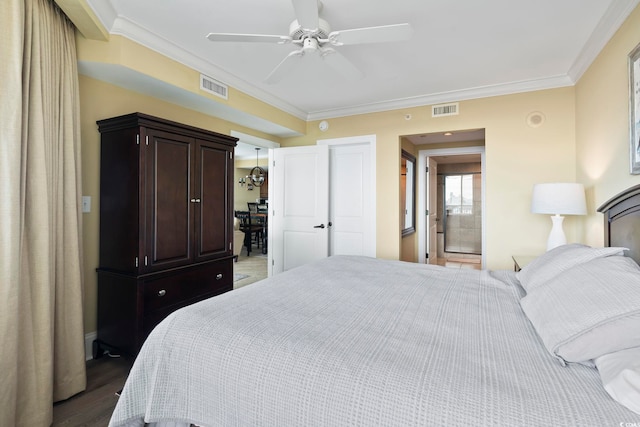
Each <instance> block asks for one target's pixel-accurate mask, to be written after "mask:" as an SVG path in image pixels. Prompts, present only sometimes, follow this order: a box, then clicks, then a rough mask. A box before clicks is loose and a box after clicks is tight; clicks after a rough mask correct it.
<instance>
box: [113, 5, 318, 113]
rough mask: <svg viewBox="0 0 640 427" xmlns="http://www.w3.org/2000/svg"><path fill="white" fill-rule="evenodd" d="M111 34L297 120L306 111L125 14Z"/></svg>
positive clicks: (116, 21) (118, 20)
mask: <svg viewBox="0 0 640 427" xmlns="http://www.w3.org/2000/svg"><path fill="white" fill-rule="evenodd" d="M111 34H115V35H120V36H123V37H126V38H128V39H129V40H131V41H134V42H135V43H138V44H140V45H142V46H144V47H147V48H149V49H151V50H153V51H155V52H158V53H159V54H161V55H163V56H166V57H168V58H170V59H173V60H174V61H177V62H179V63H181V64H184V65H186V66H187V67H189V68H192V69H194V70H196V71H198V72H200V73H202V74H205V75H207V76H208V77H211V78H213V79H216V80H218V81H221V82H223V83H225V84H227V85H229V86H232V87H234V88H235V89H237V90H239V91H241V92H244V93H246V94H247V95H249V96H252V97H254V98H256V99H259V100H261V101H263V102H266V103H267V104H269V105H272V106H274V107H276V108H278V109H279V110H282V111H284V112H286V113H288V114H291V115H292V116H294V117H297V118H299V119H301V120H306V117H307V115H306V113H305V112H303V111H302V110H300V109H299V108H296V107H294V106H293V105H291V104H289V103H286V102H284V101H283V100H281V99H280V98H277V97H274V96H273V95H271V94H268V93H266V92H264V91H262V90H259V89H258V88H256V87H255V86H253V85H251V84H249V83H247V82H246V81H244V80H242V79H239V78H237V77H236V76H235V75H233V74H231V73H228V72H226V71H224V70H222V69H220V68H218V67H217V66H216V65H214V64H213V63H211V62H209V61H207V60H205V59H203V58H201V57H199V56H196V55H193V54H192V53H189V52H187V51H186V50H185V49H183V48H181V47H180V46H178V45H176V44H175V43H173V42H171V41H170V40H168V39H166V38H164V37H161V36H159V35H157V34H155V33H153V32H151V31H149V30H147V29H146V28H144V27H142V26H141V25H139V24H137V23H136V22H134V21H132V20H130V19H128V18H124V17H122V16H118V17H117V18H116V19H115V21H114V23H113V25H112V27H111Z"/></svg>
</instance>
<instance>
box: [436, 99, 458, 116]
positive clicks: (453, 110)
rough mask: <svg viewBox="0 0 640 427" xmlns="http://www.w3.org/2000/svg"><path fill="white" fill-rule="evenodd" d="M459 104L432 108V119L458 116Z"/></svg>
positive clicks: (454, 103) (453, 103)
mask: <svg viewBox="0 0 640 427" xmlns="http://www.w3.org/2000/svg"><path fill="white" fill-rule="evenodd" d="M457 115H458V103H457V102H452V103H450V104H440V105H432V106H431V117H444V116H457Z"/></svg>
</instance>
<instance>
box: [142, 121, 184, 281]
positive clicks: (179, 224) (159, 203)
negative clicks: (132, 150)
mask: <svg viewBox="0 0 640 427" xmlns="http://www.w3.org/2000/svg"><path fill="white" fill-rule="evenodd" d="M147 136H148V141H149V145H148V146H146V147H145V178H146V183H145V191H146V194H145V203H144V209H145V211H144V218H145V230H146V236H145V244H144V254H143V259H142V265H141V271H158V270H161V269H166V268H171V267H178V266H180V265H186V264H189V263H191V262H192V258H193V253H192V251H193V242H192V240H191V239H192V236H193V220H192V215H193V209H194V208H195V205H196V201H195V198H194V196H192V193H193V189H192V188H191V180H192V174H193V170H192V168H193V166H192V158H193V150H194V147H195V140H194V139H193V138H190V137H186V136H182V135H178V134H173V133H170V132H164V131H160V130H155V129H147Z"/></svg>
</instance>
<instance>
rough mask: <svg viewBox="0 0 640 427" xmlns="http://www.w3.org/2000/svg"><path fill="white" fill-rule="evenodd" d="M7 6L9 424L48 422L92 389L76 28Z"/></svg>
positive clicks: (0, 216)
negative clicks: (57, 409) (61, 405)
mask: <svg viewBox="0 0 640 427" xmlns="http://www.w3.org/2000/svg"><path fill="white" fill-rule="evenodd" d="M0 3H1V5H0V28H2V33H3V36H2V37H1V38H0V49H1V58H2V59H1V60H0V94H1V96H0V191H1V196H2V198H1V201H0V304H1V306H0V307H1V308H0V372H2V387H0V425H3V426H27V425H28V426H48V425H51V422H52V413H53V402H54V401H57V400H62V399H66V398H68V397H70V396H72V395H74V394H76V393H78V392H80V391H82V390H84V388H85V385H86V375H85V356H84V330H83V314H82V304H83V295H82V247H81V242H82V240H81V238H82V237H81V226H82V223H81V220H82V218H81V210H80V197H81V175H80V172H81V171H80V165H81V158H80V124H79V89H78V73H77V68H76V67H77V60H76V51H75V38H74V37H75V36H74V27H73V25H72V24H71V23H70V22H69V21H68V19H67V18H66V16H65V15H64V14H63V13H62V12H61V11H60V10H59V8H58V7H57V6H56V5H55V4H54V3H53V2H52V1H50V0H2V1H1V2H0Z"/></svg>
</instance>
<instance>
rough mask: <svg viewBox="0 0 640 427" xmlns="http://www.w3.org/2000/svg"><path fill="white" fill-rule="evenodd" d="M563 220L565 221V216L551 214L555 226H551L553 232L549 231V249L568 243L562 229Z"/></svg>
mask: <svg viewBox="0 0 640 427" xmlns="http://www.w3.org/2000/svg"><path fill="white" fill-rule="evenodd" d="M562 221H564V217H563V216H560V215H558V214H556V215H552V216H551V223H552V224H553V226H552V227H551V233H549V239H548V240H547V251H550V250H551V249H553V248H557V247H558V246H562V245H566V244H567V238H566V236H565V235H564V230H563V229H562Z"/></svg>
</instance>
